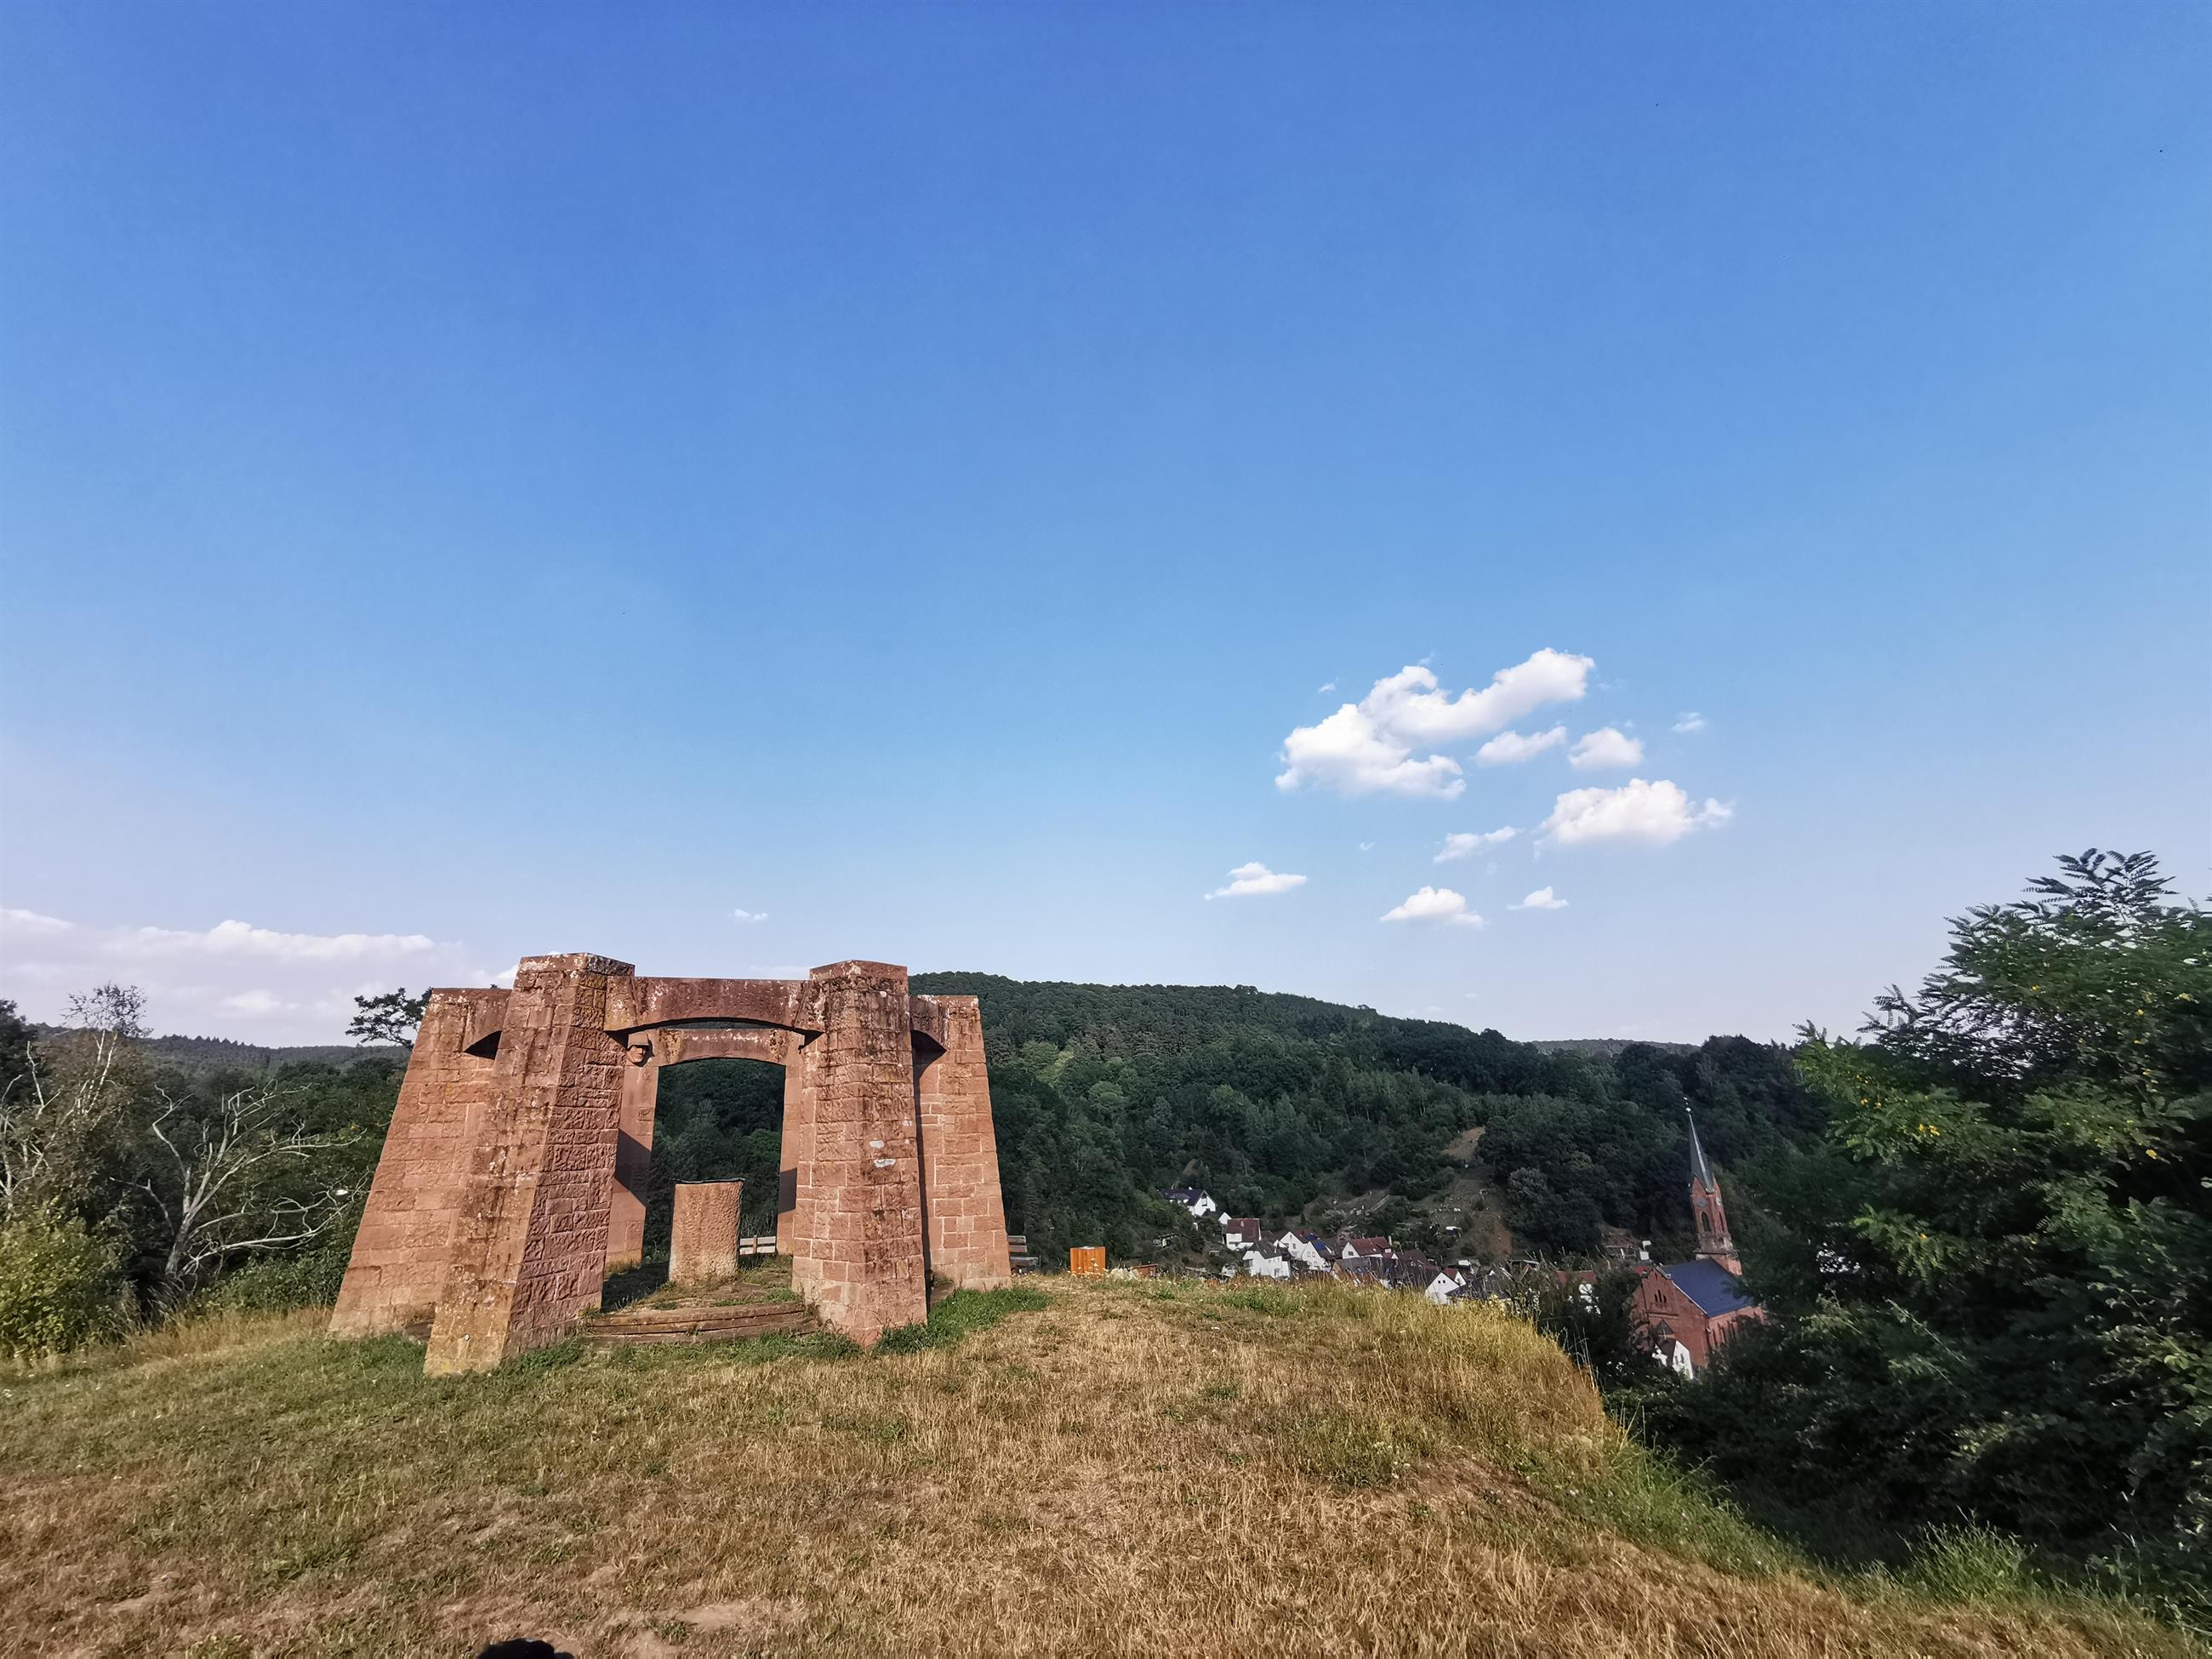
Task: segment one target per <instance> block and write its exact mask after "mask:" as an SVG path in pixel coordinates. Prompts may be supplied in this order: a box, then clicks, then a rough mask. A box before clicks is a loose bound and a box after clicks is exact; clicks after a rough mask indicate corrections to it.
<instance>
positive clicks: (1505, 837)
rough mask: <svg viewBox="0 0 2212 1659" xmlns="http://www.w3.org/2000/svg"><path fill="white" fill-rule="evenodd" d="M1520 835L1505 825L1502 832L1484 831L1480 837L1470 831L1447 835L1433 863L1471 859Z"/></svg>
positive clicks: (1508, 825)
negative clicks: (1487, 848) (1484, 849)
mask: <svg viewBox="0 0 2212 1659" xmlns="http://www.w3.org/2000/svg"><path fill="white" fill-rule="evenodd" d="M1520 833H1521V832H1520V831H1519V830H1518V829H1515V828H1514V827H1513V826H1512V825H1511V824H1507V825H1506V826H1505V827H1504V829H1486V830H1485V831H1483V832H1482V833H1481V834H1480V835H1476V834H1474V832H1472V831H1462V832H1460V833H1456V834H1453V835H1449V836H1445V837H1444V844H1443V851H1441V852H1439V853H1438V854H1437V856H1436V858H1435V860H1433V861H1434V862H1435V863H1437V864H1449V863H1450V862H1451V861H1452V860H1454V859H1464V858H1472V857H1474V854H1477V853H1480V851H1482V849H1483V848H1486V847H1502V846H1504V844H1505V843H1506V842H1509V841H1511V840H1512V839H1513V837H1514V836H1517V835H1519V834H1520Z"/></svg>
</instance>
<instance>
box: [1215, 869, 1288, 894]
mask: <svg viewBox="0 0 2212 1659" xmlns="http://www.w3.org/2000/svg"><path fill="white" fill-rule="evenodd" d="M1305 884H1306V878H1304V876H1292V875H1285V874H1281V873H1279V872H1276V871H1273V870H1270V869H1269V868H1268V867H1267V866H1266V865H1264V864H1259V863H1252V864H1240V865H1238V866H1237V867H1236V868H1235V869H1234V870H1231V872H1229V885H1227V886H1226V887H1217V888H1215V889H1214V890H1212V892H1210V893H1208V894H1207V895H1206V897H1208V898H1210V899H1218V898H1251V897H1255V896H1257V895H1259V894H1261V893H1287V892H1289V891H1290V890H1291V888H1293V887H1303V886H1304V885H1305Z"/></svg>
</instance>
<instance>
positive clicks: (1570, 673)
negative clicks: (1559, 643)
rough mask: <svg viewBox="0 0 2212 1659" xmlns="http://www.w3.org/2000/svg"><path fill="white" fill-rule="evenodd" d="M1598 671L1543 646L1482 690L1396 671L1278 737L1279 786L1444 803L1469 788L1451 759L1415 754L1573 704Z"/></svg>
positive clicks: (1419, 668) (1428, 674) (1420, 672)
mask: <svg viewBox="0 0 2212 1659" xmlns="http://www.w3.org/2000/svg"><path fill="white" fill-rule="evenodd" d="M1594 667H1595V663H1593V662H1592V661H1591V659H1589V658H1588V657H1577V656H1572V655H1570V654H1569V653H1566V652H1564V651H1553V650H1551V649H1549V648H1548V647H1547V648H1546V649H1544V650H1541V651H1538V652H1536V653H1534V655H1532V656H1530V657H1529V658H1528V660H1527V661H1525V662H1520V663H1516V664H1515V665H1513V666H1512V667H1510V668H1502V669H1500V670H1498V672H1497V673H1496V674H1494V675H1492V677H1491V682H1490V684H1488V685H1486V686H1485V687H1484V688H1483V689H1482V690H1480V691H1474V690H1468V691H1462V692H1459V693H1456V694H1453V693H1450V692H1446V691H1443V690H1438V689H1437V677H1436V675H1435V673H1434V672H1433V671H1431V670H1430V669H1428V668H1426V667H1425V666H1423V665H1420V664H1418V663H1416V664H1414V665H1412V666H1410V667H1406V668H1401V669H1400V670H1399V671H1397V672H1396V673H1395V674H1392V675H1390V676H1389V677H1388V678H1384V679H1379V680H1377V681H1376V682H1375V685H1374V688H1373V689H1372V690H1370V691H1369V692H1368V694H1367V695H1366V696H1364V697H1363V698H1361V699H1360V700H1359V701H1358V702H1347V703H1346V704H1344V705H1343V706H1342V707H1341V708H1339V709H1338V710H1337V711H1336V712H1335V713H1334V714H1331V715H1329V716H1328V719H1326V720H1322V721H1321V722H1320V723H1319V724H1318V725H1315V726H1298V727H1297V728H1296V729H1295V730H1293V731H1292V732H1291V734H1290V736H1289V737H1287V738H1284V739H1283V755H1282V758H1283V763H1284V765H1283V770H1282V771H1281V773H1279V775H1277V777H1276V779H1275V785H1276V787H1278V788H1279V789H1284V790H1291V789H1297V788H1300V787H1304V786H1305V785H1308V784H1317V785H1320V786H1322V787H1325V788H1329V789H1334V791H1336V792H1337V793H1339V794H1343V795H1367V794H1376V793H1387V794H1396V795H1427V796H1433V797H1436V798H1437V799H1444V800H1449V799H1453V798H1454V797H1455V796H1457V795H1458V794H1459V793H1461V791H1462V790H1463V789H1465V788H1466V787H1467V781H1466V779H1465V778H1463V777H1462V776H1461V775H1460V765H1459V763H1458V762H1457V761H1455V760H1454V759H1452V758H1451V757H1449V755H1439V754H1434V753H1427V754H1417V753H1416V752H1415V751H1416V750H1434V749H1436V748H1437V747H1438V746H1439V745H1441V744H1447V743H1455V742H1458V741H1459V740H1461V739H1462V738H1473V737H1480V736H1481V735H1482V734H1483V733H1485V732H1496V731H1498V730H1499V729H1500V728H1501V727H1503V726H1510V725H1511V724H1512V723H1513V722H1514V721H1515V720H1518V719H1520V718H1521V717H1522V715H1523V714H1528V713H1530V712H1532V711H1533V710H1534V709H1537V708H1541V707H1542V706H1543V705H1544V704H1546V703H1547V702H1575V701H1577V700H1578V699H1579V698H1580V697H1581V696H1583V693H1584V691H1585V690H1588V688H1589V675H1590V670H1591V669H1592V668H1594Z"/></svg>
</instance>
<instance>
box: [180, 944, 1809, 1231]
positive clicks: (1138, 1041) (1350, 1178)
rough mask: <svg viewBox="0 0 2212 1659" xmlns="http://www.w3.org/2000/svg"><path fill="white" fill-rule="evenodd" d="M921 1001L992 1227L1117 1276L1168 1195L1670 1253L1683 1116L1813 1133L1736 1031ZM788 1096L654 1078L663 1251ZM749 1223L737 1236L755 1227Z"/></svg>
mask: <svg viewBox="0 0 2212 1659" xmlns="http://www.w3.org/2000/svg"><path fill="white" fill-rule="evenodd" d="M913 984H914V987H915V989H916V990H917V991H921V992H933V993H944V994H969V995H973V996H975V997H978V998H980V999H981V1002H982V1007H983V1031H984V1039H985V1042H986V1044H987V1048H988V1053H989V1058H990V1066H991V1098H992V1108H993V1115H994V1120H995V1122H996V1125H997V1129H998V1138H999V1151H1000V1172H1001V1176H1002V1180H1003V1184H1004V1188H1005V1192H1006V1210H1007V1219H1008V1224H1009V1225H1010V1226H1011V1227H1012V1229H1013V1230H1014V1231H1018V1232H1024V1233H1027V1234H1028V1235H1029V1236H1030V1241H1031V1244H1032V1246H1033V1248H1035V1249H1036V1252H1037V1253H1038V1254H1039V1255H1042V1256H1044V1257H1045V1258H1046V1259H1047V1260H1053V1259H1060V1260H1065V1256H1064V1255H1063V1254H1062V1252H1064V1251H1065V1249H1066V1247H1067V1246H1068V1245H1070V1244H1079V1243H1091V1244H1095V1243H1104V1244H1105V1245H1106V1246H1107V1247H1108V1248H1109V1250H1110V1251H1111V1252H1113V1254H1114V1255H1115V1257H1116V1259H1127V1258H1129V1257H1133V1256H1135V1257H1143V1256H1148V1255H1157V1254H1158V1246H1157V1243H1156V1241H1157V1240H1158V1239H1159V1238H1160V1237H1163V1236H1173V1235H1175V1234H1176V1232H1177V1231H1179V1229H1180V1225H1181V1221H1182V1218H1181V1214H1180V1212H1177V1211H1176V1210H1174V1209H1173V1208H1172V1207H1170V1206H1168V1205H1166V1204H1165V1203H1164V1202H1163V1201H1162V1200H1161V1198H1160V1194H1161V1192H1162V1191H1163V1190H1164V1188H1169V1187H1172V1186H1176V1185H1180V1184H1183V1183H1186V1182H1188V1183H1190V1184H1194V1185H1198V1186H1202V1187H1205V1188H1207V1189H1208V1190H1209V1191H1211V1192H1212V1194H1214V1195H1215V1197H1216V1198H1218V1200H1220V1201H1221V1202H1222V1203H1223V1204H1224V1205H1225V1206H1226V1207H1227V1208H1229V1209H1230V1210H1231V1212H1233V1213H1237V1214H1247V1215H1257V1216H1261V1217H1263V1218H1267V1219H1269V1220H1289V1219H1291V1218H1306V1219H1314V1218H1321V1217H1323V1216H1325V1215H1326V1214H1327V1213H1328V1212H1331V1211H1332V1210H1335V1211H1340V1212H1344V1213H1346V1214H1347V1215H1349V1214H1350V1213H1352V1211H1353V1210H1354V1209H1355V1207H1356V1208H1357V1210H1358V1213H1359V1214H1360V1215H1361V1216H1362V1217H1363V1218H1364V1219H1365V1220H1366V1221H1368V1222H1369V1223H1370V1225H1381V1226H1383V1227H1385V1228H1388V1227H1389V1226H1391V1225H1400V1226H1401V1227H1402V1228H1403V1229H1404V1230H1405V1231H1407V1234H1408V1235H1409V1237H1411V1238H1412V1239H1413V1242H1417V1243H1419V1242H1427V1241H1424V1240H1423V1239H1422V1237H1421V1231H1420V1218H1419V1217H1417V1216H1415V1215H1414V1214H1413V1213H1412V1212H1411V1211H1410V1210H1409V1208H1408V1206H1416V1205H1422V1204H1425V1203H1428V1204H1435V1205H1441V1204H1443V1203H1445V1202H1446V1201H1447V1200H1449V1201H1452V1202H1457V1201H1458V1200H1459V1199H1461V1198H1463V1197H1465V1196H1467V1195H1468V1188H1469V1187H1470V1186H1471V1185H1480V1186H1481V1187H1482V1189H1483V1191H1484V1192H1486V1193H1487V1194H1494V1195H1495V1196H1494V1199H1493V1200H1492V1211H1493V1212H1495V1211H1496V1210H1497V1209H1498V1208H1501V1207H1502V1211H1503V1215H1504V1219H1505V1220H1506V1222H1507V1223H1508V1224H1510V1227H1511V1229H1512V1231H1513V1234H1514V1236H1515V1237H1516V1240H1517V1242H1518V1243H1520V1244H1521V1245H1522V1246H1523V1247H1527V1248H1534V1249H1541V1250H1546V1251H1549V1252H1553V1253H1555V1254H1558V1255H1562V1256H1572V1255H1579V1254H1586V1253H1590V1252H1594V1251H1595V1250H1596V1249H1597V1248H1598V1244H1599V1240H1600V1234H1601V1229H1602V1228H1603V1227H1605V1226H1607V1225H1611V1226H1616V1227H1621V1228H1626V1229H1627V1230H1628V1231H1631V1232H1633V1233H1634V1234H1636V1235H1637V1236H1638V1237H1650V1238H1654V1239H1656V1240H1659V1241H1661V1242H1662V1246H1663V1245H1664V1244H1665V1243H1667V1242H1668V1241H1676V1240H1680V1239H1682V1238H1683V1237H1684V1236H1685V1235H1686V1231H1687V1228H1688V1225H1689V1214H1688V1209H1687V1206H1686V1202H1685V1196H1684V1185H1685V1171H1686V1167H1687V1151H1686V1133H1685V1127H1684V1117H1683V1108H1684V1107H1685V1105H1693V1106H1694V1107H1695V1108H1696V1109H1697V1112H1698V1121H1699V1127H1700V1129H1701V1131H1702V1132H1703V1133H1704V1135H1705V1145H1706V1146H1707V1148H1708V1150H1709V1151H1710V1152H1711V1153H1712V1155H1713V1156H1714V1157H1715V1158H1717V1159H1718V1160H1719V1161H1720V1162H1721V1163H1722V1164H1723V1165H1724V1166H1729V1167H1730V1168H1735V1167H1738V1166H1741V1164H1744V1163H1746V1162H1747V1161H1748V1160H1751V1159H1753V1158H1757V1157H1759V1155H1761V1154H1763V1153H1765V1152H1772V1151H1776V1150H1778V1149H1779V1148H1780V1147H1782V1146H1785V1145H1787V1144H1790V1143H1792V1142H1797V1141H1802V1140H1803V1139H1808V1138H1809V1137H1810V1136H1811V1135H1813V1134H1814V1133H1816V1132H1817V1130H1818V1128H1819V1127H1820V1114H1819V1112H1818V1110H1817V1109H1816V1108H1815V1106H1814V1103H1813V1101H1812V1099H1811V1097H1809V1096H1808V1094H1807V1092H1806V1091H1805V1090H1804V1088H1803V1086H1802V1084H1801V1083H1800V1081H1799V1079H1798V1077H1797V1074H1796V1068H1795V1066H1794V1064H1793V1062H1792V1060H1791V1057H1790V1054H1789V1053H1788V1052H1787V1051H1786V1050H1784V1049H1783V1048H1778V1047H1775V1046H1773V1045H1770V1044H1762V1043H1756V1042H1749V1041H1747V1040H1746V1039H1744V1038H1741V1037H1716V1038H1713V1039H1711V1041H1709V1042H1705V1044H1703V1045H1702V1046H1701V1047H1699V1048H1684V1047H1681V1046H1680V1045H1668V1046H1666V1047H1663V1048H1662V1047H1659V1046H1656V1045H1650V1044H1641V1043H1631V1044H1627V1045H1626V1046H1620V1047H1618V1048H1617V1051H1614V1052H1607V1048H1611V1047H1612V1045H1600V1044H1597V1043H1595V1042H1592V1043H1577V1044H1575V1045H1572V1046H1571V1047H1563V1046H1560V1045H1553V1044H1537V1043H1527V1042H1513V1041H1511V1040H1510V1039H1509V1038H1507V1037H1504V1036H1500V1035H1499V1034H1498V1032H1496V1031H1474V1030H1468V1028H1467V1027H1465V1026H1463V1025H1455V1024H1446V1023H1444V1022H1442V1021H1437V1020H1420V1019H1399V1018H1391V1017H1390V1016H1389V1015H1385V1014H1379V1013H1376V1012H1375V1011H1374V1010H1373V1009H1371V1008H1365V1007H1346V1006H1343V1005H1341V1004H1338V1003H1331V1002H1322V1001H1320V1000H1316V999H1314V998H1311V997H1300V996H1290V995H1285V994H1278V993H1271V992H1261V991H1257V990H1255V989H1253V988H1252V987H1249V986H1188V985H1132V986H1112V985H1073V984H1060V983H1054V982H1033V981H1021V980H1013V979H1006V978H1004V977H1001V976H1000V975H992V974H965V973H939V974H921V975H915V978H914V981H913ZM147 1047H148V1048H149V1051H150V1054H149V1057H150V1058H152V1059H154V1060H155V1061H156V1062H157V1064H162V1065H167V1066H177V1067H179V1068H182V1069H185V1070H188V1071H191V1072H195V1073H198V1072H206V1073H209V1076H210V1079H214V1077H215V1075H216V1073H223V1074H231V1073H239V1072H253V1073H264V1074H265V1073H272V1072H282V1073H287V1074H288V1076H287V1086H288V1087H290V1088H293V1089H305V1090H307V1091H310V1092H311V1093H312V1092H319V1091H324V1090H325V1087H326V1085H324V1084H321V1083H319V1082H317V1081H315V1079H316V1078H317V1077H318V1076H320V1077H322V1078H327V1079H330V1084H329V1085H327V1087H328V1088H331V1089H338V1088H339V1085H338V1084H337V1076H336V1075H335V1074H333V1073H331V1072H330V1071H329V1070H327V1069H326V1068H327V1067H329V1066H331V1065H332V1064H333V1063H343V1062H348V1061H350V1060H355V1059H356V1058H360V1057H362V1056H363V1054H364V1053H365V1052H368V1051H363V1050H359V1049H351V1050H349V1049H337V1048H318V1049H312V1050H308V1049H276V1050H269V1049H262V1048H253V1047H252V1046H251V1045H247V1044H242V1043H231V1042H222V1041H220V1040H216V1039H181V1038H161V1039H155V1040H154V1041H152V1042H149V1044H148V1045H147ZM373 1052H374V1054H375V1055H376V1056H377V1057H380V1058H381V1057H383V1056H385V1055H390V1054H396V1053H397V1052H398V1051H395V1050H376V1051H373ZM383 1069H384V1070H385V1071H386V1072H388V1073H389V1077H390V1081H389V1083H388V1084H386V1085H382V1086H384V1087H386V1088H391V1089H396V1086H397V1079H398V1067H396V1066H387V1067H385V1068H383ZM340 1092H343V1093H344V1094H345V1096H346V1098H347V1099H349V1100H352V1099H354V1098H355V1097H357V1096H358V1095H359V1093H360V1091H359V1089H358V1088H357V1087H353V1086H351V1085H348V1086H347V1087H346V1088H344V1089H343V1090H341V1091H340ZM781 1099H782V1079H781V1076H780V1075H778V1074H777V1073H775V1069H774V1068H773V1067H769V1066H762V1065H758V1064H756V1063H751V1062H745V1061H707V1062H702V1063H700V1064H698V1065H693V1066H680V1067H678V1068H676V1069H674V1070H672V1071H671V1073H669V1074H668V1075H667V1076H666V1077H665V1078H664V1079H662V1085H661V1110H660V1117H659V1125H658V1127H657V1130H656V1133H655V1136H654V1147H653V1152H654V1176H653V1181H654V1189H655V1204H654V1207H653V1218H654V1222H655V1227H656V1236H657V1234H658V1228H659V1226H660V1225H665V1210H666V1206H667V1194H668V1191H669V1188H670V1184H671V1183H672V1182H676V1181H685V1180H705V1179H716V1178H728V1177H738V1176H741V1177H744V1178H745V1179H746V1180H747V1181H748V1182H750V1190H751V1191H753V1192H756V1193H757V1194H759V1201H760V1203H761V1204H763V1205H764V1206H772V1204H773V1201H774V1194H775V1168H776V1163H777V1158H778V1143H779V1130H780V1127H781ZM350 1109H351V1108H349V1110H350ZM388 1110H389V1101H388V1099H387V1100H386V1101H385V1103H384V1105H383V1108H382V1110H381V1111H380V1112H379V1113H377V1114H376V1117H375V1121H374V1123H370V1122H368V1121H364V1123H363V1127H364V1128H368V1129H370V1130H372V1131H374V1132H380V1129H381V1123H382V1117H383V1115H385V1114H386V1113H388ZM1476 1127H1480V1128H1481V1130H1482V1132H1483V1133H1482V1136H1481V1139H1480V1163H1479V1165H1478V1166H1477V1169H1476V1170H1475V1171H1474V1175H1475V1176H1477V1177H1480V1178H1481V1180H1480V1181H1476V1182H1471V1181H1470V1179H1469V1173H1468V1170H1467V1169H1466V1167H1465V1165H1464V1164H1463V1163H1462V1161H1460V1160H1458V1159H1455V1158H1452V1157H1450V1156H1449V1155H1448V1154H1447V1152H1446V1149H1447V1147H1449V1146H1452V1145H1453V1143H1454V1142H1455V1140H1456V1141H1458V1143H1459V1149H1460V1150H1461V1151H1462V1152H1464V1151H1465V1148H1466V1146H1467V1144H1468V1143H1467V1140H1466V1139H1464V1136H1465V1132H1466V1131H1468V1130H1469V1129H1473V1128H1476ZM1455 1183H1456V1184H1455ZM1732 1195H1742V1187H1741V1183H1739V1186H1738V1188H1736V1189H1735V1194H1732ZM1394 1199H1395V1200H1403V1201H1402V1202H1401V1203H1398V1204H1395V1205H1393V1204H1391V1203H1390V1202H1389V1200H1394ZM1377 1206H1380V1209H1379V1212H1378V1207H1377ZM1751 1207H1752V1206H1748V1205H1744V1204H1741V1203H1739V1204H1738V1205H1737V1206H1735V1213H1737V1214H1738V1216H1739V1218H1740V1219H1741V1218H1742V1215H1743V1213H1744V1212H1747V1211H1748V1210H1750V1209H1751ZM765 1213H766V1212H763V1215H762V1216H756V1217H754V1218H752V1219H753V1221H754V1222H755V1223H756V1224H757V1225H765V1220H764V1216H765ZM1437 1242H1440V1241H1437Z"/></svg>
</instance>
